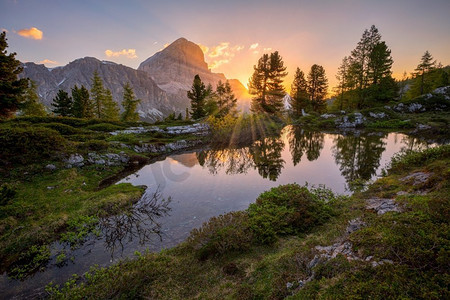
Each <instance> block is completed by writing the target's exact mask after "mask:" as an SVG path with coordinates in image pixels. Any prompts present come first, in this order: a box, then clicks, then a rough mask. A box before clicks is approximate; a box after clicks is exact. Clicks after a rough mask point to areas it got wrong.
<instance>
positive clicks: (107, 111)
mask: <svg viewBox="0 0 450 300" xmlns="http://www.w3.org/2000/svg"><path fill="white" fill-rule="evenodd" d="M102 118H103V119H105V120H110V121H118V120H119V106H118V105H117V103H116V102H115V101H114V99H113V96H112V94H111V91H110V90H108V89H106V90H105V97H104V102H103V114H102Z"/></svg>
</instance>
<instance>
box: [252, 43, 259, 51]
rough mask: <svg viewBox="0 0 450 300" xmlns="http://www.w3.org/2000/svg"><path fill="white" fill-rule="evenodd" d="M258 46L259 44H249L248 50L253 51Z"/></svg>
mask: <svg viewBox="0 0 450 300" xmlns="http://www.w3.org/2000/svg"><path fill="white" fill-rule="evenodd" d="M258 46H259V43H254V44H251V45H250V50H254V49H256V48H258Z"/></svg>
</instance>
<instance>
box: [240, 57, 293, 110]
mask: <svg viewBox="0 0 450 300" xmlns="http://www.w3.org/2000/svg"><path fill="white" fill-rule="evenodd" d="M253 69H254V72H253V75H252V77H251V78H250V81H249V88H250V94H252V95H254V97H253V99H252V111H253V112H260V113H269V114H274V113H277V112H279V111H281V110H282V109H283V106H284V104H283V98H284V96H285V90H284V87H283V78H284V77H286V75H287V72H286V67H285V66H284V62H283V58H282V57H281V56H280V55H279V54H278V51H275V52H274V53H271V54H270V56H269V55H268V54H263V56H262V57H261V58H260V59H259V60H258V65H257V66H256V65H255V66H253Z"/></svg>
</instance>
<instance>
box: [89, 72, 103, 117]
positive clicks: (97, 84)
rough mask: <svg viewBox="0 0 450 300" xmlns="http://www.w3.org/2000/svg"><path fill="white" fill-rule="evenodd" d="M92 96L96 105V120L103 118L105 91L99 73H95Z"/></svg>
mask: <svg viewBox="0 0 450 300" xmlns="http://www.w3.org/2000/svg"><path fill="white" fill-rule="evenodd" d="M91 96H92V102H93V104H94V115H95V117H96V118H98V119H100V118H102V117H103V111H104V102H105V89H104V88H103V81H102V79H101V78H100V75H99V74H98V72H97V71H95V72H94V75H93V76H92V88H91Z"/></svg>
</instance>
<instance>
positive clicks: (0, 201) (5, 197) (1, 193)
mask: <svg viewBox="0 0 450 300" xmlns="http://www.w3.org/2000/svg"><path fill="white" fill-rule="evenodd" d="M15 195H16V190H15V189H14V188H13V187H12V186H11V185H10V184H7V183H4V184H2V185H1V186H0V207H2V206H4V205H7V204H8V203H9V202H10V201H11V200H12V199H13V198H14V196H15Z"/></svg>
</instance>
